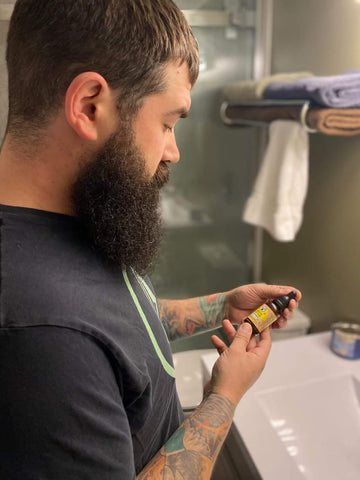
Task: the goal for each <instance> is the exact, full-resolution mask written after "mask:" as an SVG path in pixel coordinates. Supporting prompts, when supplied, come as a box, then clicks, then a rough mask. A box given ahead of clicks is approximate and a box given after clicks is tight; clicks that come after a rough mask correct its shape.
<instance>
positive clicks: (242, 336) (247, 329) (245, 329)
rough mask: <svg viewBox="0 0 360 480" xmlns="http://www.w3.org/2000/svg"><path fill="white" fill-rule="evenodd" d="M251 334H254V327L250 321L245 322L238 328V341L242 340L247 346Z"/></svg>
mask: <svg viewBox="0 0 360 480" xmlns="http://www.w3.org/2000/svg"><path fill="white" fill-rule="evenodd" d="M251 335H252V327H251V325H250V323H248V322H243V323H242V324H241V325H240V327H239V328H238V330H237V332H236V336H235V338H236V339H237V342H239V343H240V342H241V343H242V344H243V345H244V347H245V348H246V347H247V346H248V343H249V341H250V338H251Z"/></svg>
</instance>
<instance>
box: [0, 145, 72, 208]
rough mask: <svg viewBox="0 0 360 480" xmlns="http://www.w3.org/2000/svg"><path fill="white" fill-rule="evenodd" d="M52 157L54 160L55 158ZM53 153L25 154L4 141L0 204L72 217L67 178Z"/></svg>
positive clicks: (68, 178) (0, 157)
mask: <svg viewBox="0 0 360 480" xmlns="http://www.w3.org/2000/svg"><path fill="white" fill-rule="evenodd" d="M54 156H55V158H54ZM59 166H61V163H60V162H56V153H55V154H54V155H52V154H51V152H50V151H46V149H44V150H42V151H41V152H39V151H38V152H36V153H33V156H32V155H31V154H29V153H27V152H26V153H25V152H24V149H21V148H17V149H16V148H14V146H13V145H12V144H11V142H10V141H9V139H5V141H4V144H3V147H2V151H1V154H0V203H2V204H4V205H11V206H18V207H26V208H34V209H38V210H46V211H50V212H55V213H64V214H68V215H73V207H72V205H71V194H70V185H71V181H70V176H69V174H67V175H65V172H64V170H63V169H61V167H59Z"/></svg>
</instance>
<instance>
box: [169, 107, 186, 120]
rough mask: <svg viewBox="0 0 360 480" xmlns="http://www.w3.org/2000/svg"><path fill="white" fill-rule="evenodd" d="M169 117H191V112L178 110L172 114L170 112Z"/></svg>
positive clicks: (182, 109) (184, 109) (183, 109)
mask: <svg viewBox="0 0 360 480" xmlns="http://www.w3.org/2000/svg"><path fill="white" fill-rule="evenodd" d="M166 116H167V117H175V116H176V117H179V118H186V117H188V116H189V110H187V109H186V108H178V109H177V110H173V111H172V112H168V113H167V114H166Z"/></svg>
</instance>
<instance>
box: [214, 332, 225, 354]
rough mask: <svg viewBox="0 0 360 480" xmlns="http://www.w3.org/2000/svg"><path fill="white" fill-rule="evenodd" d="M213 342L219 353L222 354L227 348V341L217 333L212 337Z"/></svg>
mask: <svg viewBox="0 0 360 480" xmlns="http://www.w3.org/2000/svg"><path fill="white" fill-rule="evenodd" d="M211 343H212V344H213V345H214V347H215V348H216V350H217V351H218V354H219V355H221V354H222V353H223V352H225V350H226V349H227V346H226V345H225V343H224V342H223V341H222V340H221V339H220V338H219V337H217V336H216V335H213V336H212V337H211Z"/></svg>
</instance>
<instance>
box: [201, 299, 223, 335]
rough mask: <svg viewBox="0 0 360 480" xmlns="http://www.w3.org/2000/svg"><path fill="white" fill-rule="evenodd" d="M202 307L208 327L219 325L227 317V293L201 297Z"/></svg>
mask: <svg viewBox="0 0 360 480" xmlns="http://www.w3.org/2000/svg"><path fill="white" fill-rule="evenodd" d="M199 304H200V309H201V311H202V314H203V316H204V321H205V325H206V326H207V328H213V327H217V326H218V325H221V322H222V321H223V320H224V318H225V307H226V293H215V294H214V295H209V296H207V297H200V298H199Z"/></svg>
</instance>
